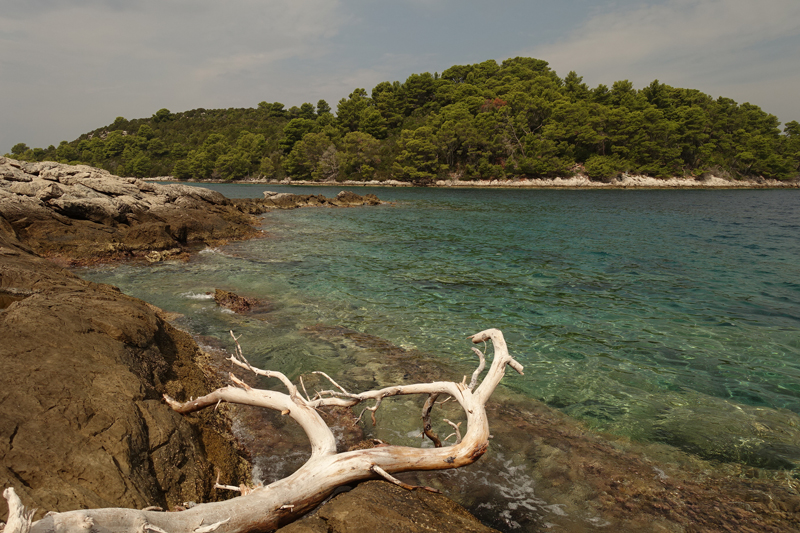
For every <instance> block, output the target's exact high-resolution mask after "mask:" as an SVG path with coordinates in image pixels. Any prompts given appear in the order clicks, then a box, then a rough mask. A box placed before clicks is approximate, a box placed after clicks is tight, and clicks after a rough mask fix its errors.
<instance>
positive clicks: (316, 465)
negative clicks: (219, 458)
mask: <svg viewBox="0 0 800 533" xmlns="http://www.w3.org/2000/svg"><path fill="white" fill-rule="evenodd" d="M471 339H472V342H474V343H480V342H485V341H487V340H491V341H492V344H493V345H494V358H493V361H492V364H491V367H490V368H489V370H488V372H487V374H486V377H485V378H484V379H483V381H482V382H481V383H480V385H477V381H478V376H479V374H480V373H481V372H482V370H483V367H484V354H483V353H482V352H480V351H479V350H477V349H473V350H474V351H475V352H476V353H477V354H478V355H479V357H480V359H481V362H480V366H479V367H478V369H477V370H476V371H475V373H474V374H473V376H472V380H471V382H470V384H467V383H466V377H465V379H464V380H463V381H462V382H461V383H455V382H449V381H440V382H433V383H419V384H412V385H405V386H394V387H387V388H384V389H380V390H372V391H367V392H362V393H360V394H352V393H349V392H347V391H346V390H345V389H344V388H342V387H341V386H339V385H338V384H337V383H336V382H335V381H333V380H332V379H331V378H330V377H328V376H327V375H325V374H323V373H320V374H322V375H323V376H324V377H325V378H327V379H328V380H329V381H330V382H331V385H332V386H333V387H334V389H332V390H328V391H323V392H321V393H317V395H316V396H315V397H313V398H310V397H308V395H306V396H305V397H304V396H303V395H302V394H301V393H300V392H299V391H298V389H297V387H296V386H295V385H294V384H292V382H291V381H289V379H288V378H287V377H286V376H284V375H283V374H281V373H279V372H271V371H266V370H260V369H257V368H254V367H252V366H251V365H250V364H249V363H248V362H247V360H246V359H245V358H244V356H243V354H242V353H241V348H239V347H238V342H237V354H236V357H231V358H230V360H231V361H232V362H233V363H234V364H236V365H238V366H240V367H242V368H244V369H247V370H249V371H252V372H255V373H256V374H259V375H262V376H267V377H275V378H277V379H280V380H281V382H282V383H283V384H284V386H285V387H286V388H287V389H288V394H286V393H281V392H275V391H271V390H261V389H254V388H251V387H249V386H247V385H246V384H245V383H244V382H242V381H241V380H239V379H237V378H236V377H235V376H233V375H232V374H231V379H232V381H233V382H234V385H233V386H228V387H224V388H221V389H217V390H216V391H214V392H212V393H210V394H208V395H206V396H203V397H202V398H197V399H196V400H192V401H189V402H185V403H181V402H177V401H175V400H173V399H172V398H169V397H168V396H165V400H166V401H167V403H169V405H170V406H171V407H172V408H173V409H175V410H176V411H178V412H179V413H184V414H185V413H191V412H194V411H198V410H200V409H204V408H206V407H209V406H214V405H216V404H217V403H219V402H230V403H238V404H245V405H255V406H260V407H265V408H268V409H274V410H277V411H280V412H281V413H282V414H284V415H285V416H289V417H291V418H293V419H294V420H295V421H296V422H297V423H298V424H300V426H301V427H302V428H303V430H304V431H305V432H306V435H308V438H309V441H310V442H311V458H310V459H309V460H308V461H307V462H306V463H305V464H304V465H303V466H302V467H300V469H299V470H297V471H296V472H295V473H294V474H292V475H291V476H289V477H286V478H284V479H281V480H279V481H276V482H275V483H272V484H270V485H268V486H265V487H258V488H255V489H253V490H251V491H243V492H247V493H246V494H242V495H241V496H239V497H236V498H233V499H231V500H227V501H224V502H214V503H205V504H201V505H198V506H196V507H193V508H191V509H188V510H186V511H182V512H168V513H164V512H154V511H139V510H134V509H90V510H81V511H69V512H64V513H51V514H49V515H48V516H46V517H45V518H43V519H42V520H39V521H37V522H34V523H33V524H31V525H28V524H29V523H30V522H29V520H30V518H29V515H26V514H25V513H26V511H25V509H24V508H23V507H22V504H21V502H20V501H19V498H17V497H16V495H15V494H14V493H13V489H7V491H6V492H5V493H4V496H6V499H7V500H8V503H9V510H10V512H9V516H12V514H13V516H16V517H19V519H18V520H16V521H15V522H14V527H13V528H10V526H12V523H11V520H9V524H8V526H7V527H6V530H5V532H4V533H17V532H20V533H27V531H28V530H30V531H31V532H33V533H39V532H42V533H44V532H49V531H56V532H60V531H85V532H88V531H92V532H98V533H99V532H119V533H134V532H137V533H148V532H156V533H164V532H169V533H211V532H218V533H228V532H230V533H233V532H237V533H238V532H255V531H266V530H270V529H275V528H277V527H280V526H281V525H284V524H286V523H289V522H291V521H293V520H295V519H296V518H299V517H300V516H302V515H303V513H305V512H307V511H309V510H311V509H313V508H314V507H315V506H316V505H318V504H319V503H320V502H322V501H323V500H324V499H325V498H326V497H327V496H328V495H330V494H331V492H333V490H334V489H335V488H336V487H337V486H340V485H343V484H348V483H353V482H356V481H360V480H364V479H369V478H378V477H382V478H385V479H388V480H390V481H392V482H395V483H398V484H400V485H403V486H407V485H405V484H403V483H402V482H400V481H399V480H397V479H395V478H394V477H393V476H392V475H391V474H393V473H397V472H405V471H410V470H442V469H448V468H457V467H460V466H464V465H468V464H471V463H473V462H475V461H476V460H477V459H478V458H480V457H481V456H482V455H483V454H484V453H485V452H486V449H487V448H488V446H489V423H488V420H487V418H486V410H485V405H486V402H487V400H488V399H489V397H490V396H491V394H492V392H494V390H495V388H496V387H497V385H498V384H499V383H500V380H501V379H502V377H503V375H504V373H505V368H506V365H508V366H511V367H512V368H513V369H514V370H516V371H517V372H519V373H520V374H522V365H520V364H519V363H518V362H517V361H515V360H514V359H513V358H512V357H511V356H510V355H509V353H508V348H507V347H506V343H505V340H504V338H503V334H502V333H501V332H500V331H499V330H497V329H489V330H486V331H483V332H481V333H478V334H476V335H473V336H472V337H471ZM301 381H302V380H301ZM408 394H423V395H427V396H428V397H429V398H428V399H429V401H427V402H426V403H425V407H424V408H423V422H424V425H425V426H427V429H428V430H429V428H430V411H431V409H432V407H433V405H434V401H432V400H431V398H433V399H435V397H436V396H444V395H449V396H451V397H452V398H453V399H454V400H455V401H457V402H458V403H459V404H460V405H461V407H462V408H463V409H464V413H465V414H466V418H467V430H466V433H464V435H463V438H460V439H459V440H458V441H457V442H456V444H454V445H452V446H446V447H442V446H441V444H439V443H438V442H437V441H438V438H435V435H433V436H432V440H434V439H435V440H434V443H435V444H436V447H435V448H431V449H420V448H412V447H406V446H381V447H376V448H371V449H366V450H354V451H349V452H343V453H337V452H336V442H335V439H334V436H333V433H332V432H331V430H330V428H328V426H327V425H326V424H325V422H324V421H323V420H322V417H320V415H319V413H318V412H317V410H316V409H317V408H318V407H322V406H345V407H351V406H355V405H357V404H359V403H361V402H365V401H368V400H372V401H374V402H375V403H374V404H373V405H372V406H371V407H367V408H365V412H366V411H367V410H369V411H371V412H372V413H371V414H372V415H373V417H374V413H375V411H376V410H377V409H378V407H380V404H381V401H382V400H383V399H384V398H388V397H391V396H399V395H408ZM362 414H363V413H362ZM451 425H453V426H454V427H456V432H457V433H458V434H459V436H460V430H459V429H458V427H457V426H456V425H455V424H452V423H451ZM425 433H426V434H428V435H429V436H431V434H429V432H428V431H426V432H425ZM25 516H28V520H27V522H26V520H25V519H24V517H25ZM17 524H18V525H17Z"/></svg>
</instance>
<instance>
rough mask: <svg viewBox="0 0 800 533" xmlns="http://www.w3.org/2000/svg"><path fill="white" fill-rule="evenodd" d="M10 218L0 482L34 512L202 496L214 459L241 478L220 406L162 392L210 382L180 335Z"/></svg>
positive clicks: (5, 234)
mask: <svg viewBox="0 0 800 533" xmlns="http://www.w3.org/2000/svg"><path fill="white" fill-rule="evenodd" d="M9 229H10V228H9V225H8V224H7V223H5V221H4V220H3V219H2V218H0V294H3V295H5V298H4V299H3V300H2V303H3V306H2V307H3V308H4V309H0V338H1V339H3V341H2V343H0V366H1V367H2V368H3V372H2V374H0V486H3V487H7V486H13V487H14V488H15V490H16V491H17V493H18V494H19V495H20V497H21V498H22V500H23V502H24V503H25V504H26V505H28V506H31V507H36V508H39V509H40V511H39V513H38V515H37V517H41V515H42V514H44V513H45V512H47V511H50V510H54V511H65V510H70V509H79V508H88V507H101V506H102V507H109V506H110V507H138V508H142V507H146V506H150V505H158V506H160V507H164V508H166V507H168V506H169V507H172V506H174V505H176V504H178V503H183V502H184V501H190V500H193V501H208V500H211V499H214V498H215V497H216V496H215V493H214V491H213V490H212V488H211V485H212V484H213V479H214V470H215V468H219V469H220V470H221V471H224V472H226V473H227V472H230V473H231V477H232V478H233V479H231V481H232V482H234V483H239V482H243V481H245V480H246V479H247V477H248V476H247V467H246V465H245V464H244V463H243V462H242V461H241V459H240V458H239V457H238V455H237V454H236V452H235V450H234V449H233V447H232V445H231V444H230V443H229V442H228V440H227V436H226V435H227V433H225V432H224V429H225V425H226V421H225V419H223V418H221V417H220V415H219V413H217V414H215V413H214V412H209V413H203V414H202V415H201V416H200V417H183V416H180V415H178V414H177V413H175V412H174V411H172V410H171V409H169V408H168V407H167V406H166V405H165V404H164V403H163V401H162V400H161V395H162V394H163V393H169V394H170V395H173V396H176V397H178V398H180V399H188V397H189V396H198V395H200V394H203V393H206V392H208V391H209V390H211V389H213V388H214V386H216V384H214V383H211V382H209V379H208V378H207V377H206V376H205V375H204V374H203V372H202V371H201V370H200V368H199V366H198V364H197V360H198V358H199V357H200V355H201V354H200V352H199V350H198V348H197V346H196V344H195V343H194V342H193V341H192V339H191V337H190V336H189V335H188V334H186V333H183V332H180V331H177V330H175V329H174V328H172V327H171V326H170V325H169V324H168V323H166V322H165V321H164V320H163V318H162V317H161V315H160V312H159V311H158V310H157V309H155V308H153V307H152V306H149V305H148V304H146V303H145V302H142V301H141V300H137V299H135V298H130V297H128V296H125V295H123V294H121V293H120V292H119V290H118V289H116V288H114V287H111V286H108V285H99V284H94V283H90V282H86V281H83V280H81V279H79V278H77V277H75V276H73V275H72V274H70V273H68V272H66V271H64V270H62V269H60V268H58V267H56V266H55V265H53V264H52V263H50V262H48V261H46V260H44V259H41V258H39V257H36V256H34V255H33V254H31V253H30V251H29V250H28V249H26V247H25V246H24V245H21V244H20V243H19V242H17V241H16V240H15V239H14V235H13V233H12V232H10V231H9ZM6 513H7V509H6V506H5V501H2V503H0V518H2V517H3V516H5V514H6Z"/></svg>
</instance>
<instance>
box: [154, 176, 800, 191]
mask: <svg viewBox="0 0 800 533" xmlns="http://www.w3.org/2000/svg"><path fill="white" fill-rule="evenodd" d="M144 180H145V181H169V182H176V183H187V182H188V183H201V184H202V183H230V184H242V185H261V184H263V185H296V186H314V187H420V185H415V184H414V183H410V182H405V181H398V180H385V181H378V180H371V181H352V180H347V181H310V180H289V179H283V180H276V179H263V178H260V179H250V180H237V181H222V180H185V181H179V180H176V179H175V178H173V177H172V176H159V177H156V178H144ZM424 187H428V188H434V189H436V188H440V189H568V190H619V189H635V190H673V189H700V190H703V189H706V190H730V189H742V190H748V189H800V181H778V180H766V179H765V180H741V181H738V180H726V179H723V178H719V177H716V176H710V177H707V178H703V179H695V178H677V177H673V178H667V179H660V178H651V177H649V176H633V175H625V176H623V177H622V178H617V179H616V180H614V181H613V182H609V183H605V182H601V181H592V180H590V179H589V178H587V177H586V176H574V177H570V178H552V179H521V180H474V181H464V180H437V181H436V182H434V183H432V184H430V185H425V186H424Z"/></svg>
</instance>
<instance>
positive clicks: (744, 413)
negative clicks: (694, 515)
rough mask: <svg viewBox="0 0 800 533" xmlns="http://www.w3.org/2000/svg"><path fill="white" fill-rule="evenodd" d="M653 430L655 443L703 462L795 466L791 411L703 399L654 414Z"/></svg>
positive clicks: (798, 449) (799, 444)
mask: <svg viewBox="0 0 800 533" xmlns="http://www.w3.org/2000/svg"><path fill="white" fill-rule="evenodd" d="M653 431H654V436H655V438H657V439H659V440H661V441H663V442H666V443H668V444H671V445H673V446H676V447H678V448H681V449H682V450H685V451H688V452H690V453H694V454H697V455H699V456H700V457H703V458H705V459H715V460H718V461H725V462H737V463H743V464H746V465H750V466H755V467H760V468H770V469H787V470H792V469H794V468H798V467H800V416H798V415H797V414H795V413H792V412H790V411H785V410H781V409H770V408H766V407H754V406H749V405H741V404H736V403H733V402H729V401H727V400H724V399H721V398H713V397H704V398H703V399H702V402H691V403H689V402H687V403H685V404H684V405H676V406H672V407H671V408H669V409H668V410H666V411H665V412H663V413H661V414H659V416H658V420H657V421H656V422H655V424H654V428H653Z"/></svg>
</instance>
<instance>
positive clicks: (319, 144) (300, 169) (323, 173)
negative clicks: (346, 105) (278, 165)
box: [284, 133, 339, 181]
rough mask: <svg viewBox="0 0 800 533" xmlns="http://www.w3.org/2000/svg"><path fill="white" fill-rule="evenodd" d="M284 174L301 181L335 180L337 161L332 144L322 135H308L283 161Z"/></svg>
mask: <svg viewBox="0 0 800 533" xmlns="http://www.w3.org/2000/svg"><path fill="white" fill-rule="evenodd" d="M284 168H285V170H286V173H287V174H288V175H290V176H291V177H292V178H297V179H302V180H312V179H313V180H318V181H319V180H330V179H336V178H337V177H338V173H339V159H338V156H337V151H336V147H335V146H334V144H333V142H332V141H331V140H330V139H329V138H328V136H326V135H325V134H323V133H308V134H306V135H305V136H304V137H303V138H302V139H301V140H300V141H298V142H297V143H295V145H294V147H293V148H292V151H291V153H290V154H289V156H288V157H287V158H286V159H285V160H284Z"/></svg>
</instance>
